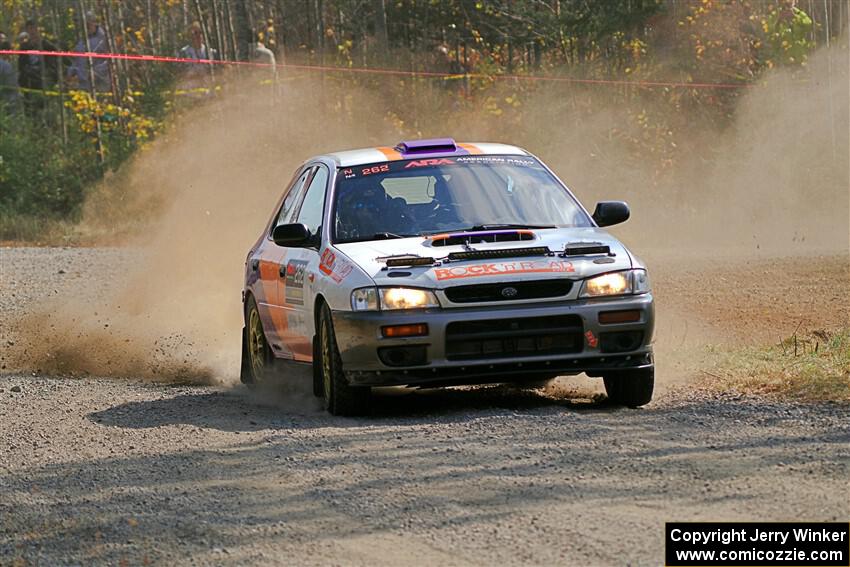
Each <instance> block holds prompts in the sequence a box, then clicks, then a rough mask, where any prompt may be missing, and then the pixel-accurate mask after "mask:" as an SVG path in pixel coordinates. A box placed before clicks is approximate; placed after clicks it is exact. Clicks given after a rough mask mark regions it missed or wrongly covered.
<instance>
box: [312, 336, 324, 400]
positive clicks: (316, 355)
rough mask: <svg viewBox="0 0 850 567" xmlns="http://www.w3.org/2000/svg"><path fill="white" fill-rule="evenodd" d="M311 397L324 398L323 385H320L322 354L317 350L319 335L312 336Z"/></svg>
mask: <svg viewBox="0 0 850 567" xmlns="http://www.w3.org/2000/svg"><path fill="white" fill-rule="evenodd" d="M313 395H314V396H316V397H317V398H323V397H325V385H324V384H323V383H322V353H321V350H320V349H319V335H318V334H316V335H313Z"/></svg>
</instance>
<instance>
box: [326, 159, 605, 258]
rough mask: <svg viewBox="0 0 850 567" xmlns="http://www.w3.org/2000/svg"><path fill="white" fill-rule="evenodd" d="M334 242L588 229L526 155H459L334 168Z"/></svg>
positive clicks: (549, 178) (571, 201)
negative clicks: (490, 231)
mask: <svg viewBox="0 0 850 567" xmlns="http://www.w3.org/2000/svg"><path fill="white" fill-rule="evenodd" d="M333 215H334V241H335V242H338V243H342V242H356V241H363V240H378V239H385V238H403V237H408V236H419V235H426V234H437V233H440V232H453V231H462V230H486V229H494V228H555V227H589V226H593V225H592V223H591V221H590V219H589V218H588V216H587V214H586V213H585V212H584V211H583V210H582V209H581V207H579V205H578V203H576V201H575V199H573V197H572V196H571V195H570V194H569V193H568V192H567V191H566V189H564V187H563V186H562V185H561V184H560V183H559V182H558V181H557V180H556V179H555V178H554V177H553V176H552V175H551V174H550V173H549V172H548V171H547V170H546V169H545V168H544V167H543V166H542V165H541V164H540V162H539V161H537V160H536V159H534V158H531V157H527V156H497V155H488V156H463V157H450V158H439V159H420V160H405V161H395V162H388V163H379V164H374V165H365V166H357V167H353V168H340V171H339V176H338V181H337V190H336V197H335V202H334V213H333Z"/></svg>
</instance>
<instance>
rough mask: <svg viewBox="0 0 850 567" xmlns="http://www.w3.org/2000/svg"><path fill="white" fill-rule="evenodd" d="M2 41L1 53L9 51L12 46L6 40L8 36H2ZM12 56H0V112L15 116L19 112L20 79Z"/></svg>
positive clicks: (0, 41)
mask: <svg viewBox="0 0 850 567" xmlns="http://www.w3.org/2000/svg"><path fill="white" fill-rule="evenodd" d="M2 35H3V38H4V39H2V40H0V51H9V50H11V49H12V45H11V44H10V43H9V42H8V40H6V39H5V37H6V34H2ZM11 58H12V57H11V55H0V110H2V111H3V112H5V113H7V114H14V113H16V112H17V111H18V98H19V97H20V94H19V93H18V77H17V75H16V74H15V68H14V67H12V63H11V61H10V59H11Z"/></svg>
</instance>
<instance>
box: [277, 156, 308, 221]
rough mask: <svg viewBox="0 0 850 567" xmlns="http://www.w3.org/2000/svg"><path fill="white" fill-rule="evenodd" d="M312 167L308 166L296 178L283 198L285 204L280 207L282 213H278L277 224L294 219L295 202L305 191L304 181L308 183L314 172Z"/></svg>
mask: <svg viewBox="0 0 850 567" xmlns="http://www.w3.org/2000/svg"><path fill="white" fill-rule="evenodd" d="M313 169H314V168H312V167H308V168H307V169H305V170H304V173H302V174H301V175H300V176H299V177H298V179H296V180H295V183H293V184H292V187H290V189H289V192H288V193H287V194H286V197H284V199H283V205H282V206H281V207H280V213H278V215H277V222H275V226H277V225H280V224H287V223H288V222H290V219H292V214H293V213H294V212H295V204H296V203H298V201H299V200H300V198H301V195H302V194H303V193H304V183H306V181H307V179H309V178H310V174H311V173H312V172H313Z"/></svg>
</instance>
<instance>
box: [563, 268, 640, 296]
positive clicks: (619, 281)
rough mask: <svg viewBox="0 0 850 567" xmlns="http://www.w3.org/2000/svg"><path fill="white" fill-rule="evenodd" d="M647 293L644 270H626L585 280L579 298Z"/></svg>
mask: <svg viewBox="0 0 850 567" xmlns="http://www.w3.org/2000/svg"><path fill="white" fill-rule="evenodd" d="M648 291H649V277H648V276H647V275H646V270H628V271H625V272H611V273H610V274H602V275H601V276H596V277H593V278H590V279H587V280H585V281H584V285H583V286H582V289H581V294H580V295H581V297H603V296H606V295H626V294H633V293H647V292H648Z"/></svg>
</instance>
